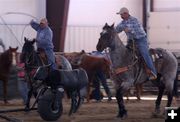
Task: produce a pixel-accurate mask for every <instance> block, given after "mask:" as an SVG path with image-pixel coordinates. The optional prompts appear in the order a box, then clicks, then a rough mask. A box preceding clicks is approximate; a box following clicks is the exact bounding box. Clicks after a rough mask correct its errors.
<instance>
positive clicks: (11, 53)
mask: <svg viewBox="0 0 180 122" xmlns="http://www.w3.org/2000/svg"><path fill="white" fill-rule="evenodd" d="M17 49H18V47H16V48H12V47H9V49H8V50H6V51H4V52H3V53H1V54H0V80H1V81H2V82H3V98H4V103H7V102H8V101H7V85H8V78H9V75H10V74H9V73H10V69H11V66H12V65H13V66H15V65H16V59H17Z"/></svg>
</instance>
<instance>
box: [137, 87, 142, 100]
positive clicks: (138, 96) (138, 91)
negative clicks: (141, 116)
mask: <svg viewBox="0 0 180 122" xmlns="http://www.w3.org/2000/svg"><path fill="white" fill-rule="evenodd" d="M135 87H136V97H137V100H138V101H140V100H141V93H142V84H138V85H135Z"/></svg>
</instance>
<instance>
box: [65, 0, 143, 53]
mask: <svg viewBox="0 0 180 122" xmlns="http://www.w3.org/2000/svg"><path fill="white" fill-rule="evenodd" d="M141 5H142V0H70V7H69V15H68V27H67V31H66V39H65V50H64V51H66V52H68V51H70V52H73V51H81V50H82V49H84V50H85V51H88V52H90V51H93V50H96V44H97V42H98V38H99V36H100V35H99V34H100V32H101V31H102V27H103V26H104V24H105V23H106V22H107V23H108V24H112V23H115V25H117V24H118V23H119V22H120V21H121V17H120V16H119V15H117V14H116V12H118V11H119V10H120V8H121V7H127V8H128V9H129V11H130V14H131V15H133V16H135V17H137V18H138V19H139V20H140V21H141V22H142V6H141ZM120 36H121V37H122V39H123V40H126V36H125V35H124V34H123V33H122V34H120Z"/></svg>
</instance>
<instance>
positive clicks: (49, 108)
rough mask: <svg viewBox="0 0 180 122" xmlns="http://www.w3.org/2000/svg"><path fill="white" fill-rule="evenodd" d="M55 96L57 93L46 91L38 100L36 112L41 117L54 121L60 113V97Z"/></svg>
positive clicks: (61, 109)
mask: <svg viewBox="0 0 180 122" xmlns="http://www.w3.org/2000/svg"><path fill="white" fill-rule="evenodd" d="M56 97H57V94H55V93H52V92H50V91H48V92H46V93H45V94H44V95H43V96H41V97H40V99H39V100H38V113H39V114H40V116H41V118H42V119H44V120H46V121H56V120H58V119H59V117H60V116H61V115H62V112H63V106H62V97H58V99H56ZM59 98H60V99H59Z"/></svg>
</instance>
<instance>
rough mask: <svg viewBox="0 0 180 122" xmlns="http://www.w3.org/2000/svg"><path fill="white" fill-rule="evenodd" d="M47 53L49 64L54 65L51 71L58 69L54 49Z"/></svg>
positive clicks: (47, 50) (48, 50)
mask: <svg viewBox="0 0 180 122" xmlns="http://www.w3.org/2000/svg"><path fill="white" fill-rule="evenodd" d="M45 52H46V55H47V58H48V63H49V64H52V65H51V69H53V70H55V69H57V65H56V63H55V56H54V52H53V49H45Z"/></svg>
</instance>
